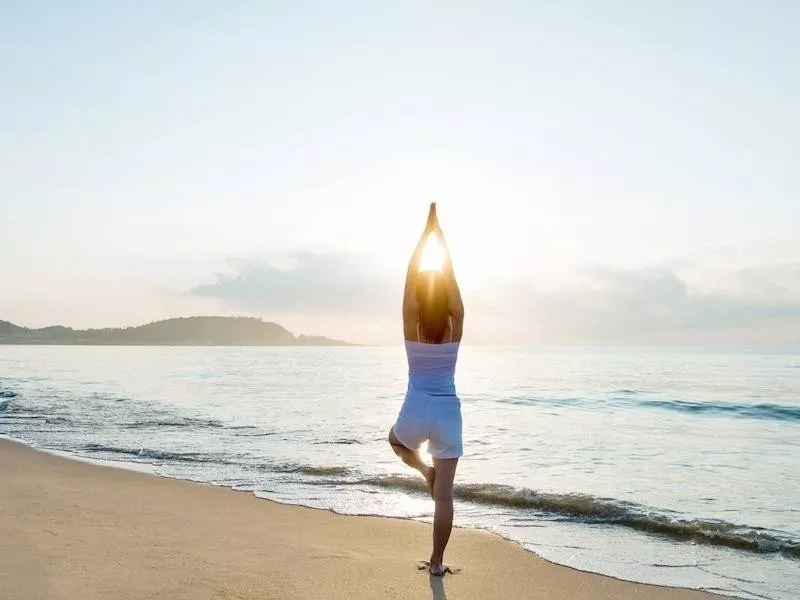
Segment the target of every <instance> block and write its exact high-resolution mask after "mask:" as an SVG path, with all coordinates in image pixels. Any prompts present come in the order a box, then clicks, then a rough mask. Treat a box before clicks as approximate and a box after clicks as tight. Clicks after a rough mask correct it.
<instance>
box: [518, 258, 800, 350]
mask: <svg viewBox="0 0 800 600" xmlns="http://www.w3.org/2000/svg"><path fill="white" fill-rule="evenodd" d="M731 280H735V281H736V285H732V284H731ZM713 287H714V286H713V285H712V284H710V283H709V282H706V285H705V286H703V288H705V289H704V290H703V291H700V290H697V289H695V288H693V287H692V286H690V285H689V284H687V281H686V279H684V278H682V277H681V276H680V275H679V274H678V273H676V272H675V271H674V270H672V269H670V268H668V267H664V266H660V267H654V268H645V269H612V268H601V267H594V268H591V269H586V270H584V271H583V272H582V273H581V274H580V276H579V278H578V279H577V281H576V282H574V283H572V284H570V285H566V286H561V287H558V288H556V289H541V290H537V291H528V292H527V302H526V306H525V310H524V313H525V314H526V315H527V316H528V317H529V318H530V319H532V320H534V321H537V322H539V324H540V326H539V327H538V330H539V332H540V333H541V334H542V335H545V336H546V337H548V338H549V339H556V338H559V337H561V338H564V339H567V340H573V341H586V342H603V341H606V342H614V343H631V342H633V343H660V342H667V341H669V342H674V343H692V344H694V343H703V341H709V342H714V341H719V340H726V339H729V340H730V341H731V342H732V343H750V342H755V341H758V342H759V343H761V342H764V341H768V340H769V339H770V338H771V337H772V338H773V339H775V341H776V343H777V342H779V343H791V342H792V340H794V342H795V343H797V342H798V341H800V335H798V334H800V293H798V290H800V269H798V266H797V265H794V264H788V265H764V266H761V267H748V268H747V269H741V270H737V271H735V272H733V273H732V274H731V273H729V274H726V276H725V277H721V278H720V279H719V283H718V284H717V287H718V290H717V291H708V289H709V288H711V289H713Z"/></svg>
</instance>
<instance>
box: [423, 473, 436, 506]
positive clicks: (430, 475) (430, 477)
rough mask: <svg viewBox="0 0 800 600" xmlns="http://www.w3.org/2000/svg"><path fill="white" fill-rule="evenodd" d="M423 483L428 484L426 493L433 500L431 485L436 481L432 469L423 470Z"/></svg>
mask: <svg viewBox="0 0 800 600" xmlns="http://www.w3.org/2000/svg"><path fill="white" fill-rule="evenodd" d="M425 481H427V482H428V492H429V493H430V495H431V498H433V484H434V482H435V481H436V469H434V468H433V467H428V468H427V469H425Z"/></svg>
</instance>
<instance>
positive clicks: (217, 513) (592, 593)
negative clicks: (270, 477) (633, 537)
mask: <svg viewBox="0 0 800 600" xmlns="http://www.w3.org/2000/svg"><path fill="white" fill-rule="evenodd" d="M108 462H115V461H108ZM0 480H2V481H3V482H4V485H3V486H0V502H2V504H3V506H4V508H5V510H4V511H1V512H0V534H1V535H0V581H3V582H4V584H3V586H2V587H3V588H7V589H6V590H5V591H4V590H3V589H0V599H1V600H5V599H6V598H8V599H9V600H11V599H14V600H16V599H18V598H19V599H28V598H31V599H38V598H74V597H81V598H82V599H83V600H91V599H93V598H121V599H136V598H150V597H154V596H156V595H163V596H164V597H166V598H252V599H261V598H276V599H278V598H280V599H283V598H318V597H330V598H376V597H385V598H427V597H432V598H434V600H437V599H438V600H446V598H447V594H452V595H453V597H454V598H457V599H458V600H469V599H472V598H476V599H477V598H507V599H509V600H511V599H514V598H536V597H541V598H545V597H546V598H548V599H554V600H555V599H560V598H564V599H565V600H566V599H568V598H569V599H571V600H573V599H574V600H595V599H601V598H609V599H610V598H619V599H620V600H626V599H645V600H656V599H658V600H678V599H686V600H700V599H706V600H710V599H713V598H718V599H721V598H730V596H718V595H714V594H711V593H707V592H703V591H698V590H691V589H683V588H672V587H661V586H655V585H651V584H642V583H633V582H628V581H623V580H619V579H615V578H613V577H610V576H606V575H599V574H595V573H589V572H584V571H579V570H577V569H574V568H572V567H568V566H563V565H558V564H555V563H552V562H549V561H547V560H546V559H544V558H542V557H540V556H538V555H536V554H535V553H533V552H531V551H529V550H526V549H524V548H523V547H522V546H521V545H519V544H517V543H516V542H513V541H510V540H507V539H505V538H502V537H500V536H499V535H496V534H493V533H490V532H488V531H483V530H476V529H466V528H454V530H453V535H452V538H451V543H450V546H449V547H448V552H447V556H446V559H447V562H448V563H449V564H452V566H453V567H454V568H455V569H458V570H459V572H457V573H456V574H455V575H448V576H447V577H445V578H444V579H443V580H442V579H438V578H431V577H429V576H428V575H427V573H425V572H424V571H419V570H418V569H417V563H418V562H419V561H420V560H422V559H424V558H426V557H427V553H428V552H429V544H430V539H429V538H430V525H427V524H425V523H420V522H417V521H414V520H406V519H393V518H388V517H379V516H347V515H340V514H337V513H334V512H332V511H330V510H325V509H314V508H309V507H304V506H299V505H294V504H283V503H279V502H275V501H272V500H267V499H263V498H258V497H256V496H255V495H254V494H252V493H245V494H242V493H241V492H237V491H235V490H233V489H230V488H226V487H222V486H214V485H210V484H204V483H197V482H192V481H185V480H179V479H172V478H168V477H164V476H161V475H158V474H156V473H154V472H151V473H146V472H141V471H140V470H138V469H137V470H130V469H127V468H126V467H125V466H122V465H119V466H117V465H113V466H112V465H104V464H98V463H97V462H93V461H88V460H87V461H84V460H81V457H78V456H75V457H73V456H69V455H66V456H65V455H61V454H56V453H52V452H50V451H47V450H40V449H37V448H34V447H32V446H29V445H27V444H25V443H24V442H21V441H16V440H12V439H10V438H5V437H0ZM491 573H495V574H496V576H492V575H491ZM121 574H124V575H125V576H124V577H123V576H120V575H121ZM11 592H15V593H11ZM5 593H11V595H8V596H5V595H4V594H5Z"/></svg>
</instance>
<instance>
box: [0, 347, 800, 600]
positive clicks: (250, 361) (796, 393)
mask: <svg viewBox="0 0 800 600" xmlns="http://www.w3.org/2000/svg"><path fill="white" fill-rule="evenodd" d="M405 384H406V364H405V356H404V354H403V349H402V348H401V347H396V348H324V349H323V348H152V347H53V346H43V347H26V346H0V433H1V434H5V435H8V436H11V437H14V438H18V439H22V440H24V441H26V442H28V443H31V444H33V445H36V446H39V447H44V448H51V449H58V450H65V451H69V452H73V453H76V454H79V455H82V456H88V457H94V458H104V459H112V460H124V461H133V462H146V463H151V464H153V465H154V466H155V469H156V471H157V472H159V473H161V474H163V475H166V476H170V477H177V478H183V479H192V480H199V481H206V482H210V483H215V484H219V485H225V486H230V487H233V488H236V489H241V490H250V491H253V492H254V493H256V494H257V495H259V496H263V497H265V498H271V499H275V500H279V501H282V502H292V503H298V504H304V505H308V506H315V507H324V508H329V509H332V510H335V511H337V512H342V513H347V514H380V515H391V516H398V517H407V518H415V519H420V520H430V519H431V516H432V515H431V511H432V509H433V504H432V502H431V501H430V500H429V499H428V498H426V495H425V493H424V489H423V487H422V481H421V479H418V478H415V477H413V476H412V472H411V471H410V470H409V469H407V468H406V467H405V466H404V465H402V463H400V462H399V461H398V460H397V459H396V457H395V456H394V454H393V453H392V452H391V450H390V448H389V447H388V445H387V444H386V442H385V438H386V434H387V433H388V430H389V427H390V426H391V424H392V422H393V420H394V418H395V416H396V413H397V411H398V410H399V407H400V403H401V401H402V397H403V392H404V391H405ZM457 385H458V389H459V395H460V396H461V398H462V401H463V405H462V409H463V414H464V437H465V444H464V445H465V452H466V455H465V457H464V459H463V460H462V461H461V463H460V465H459V471H458V474H457V489H456V496H457V498H458V500H457V507H456V523H457V524H459V525H462V526H469V527H481V528H485V529H489V530H492V531H495V532H497V533H499V534H501V535H503V536H505V537H508V538H510V539H513V540H517V541H519V542H520V543H522V544H523V545H524V546H525V547H526V548H528V549H530V550H532V551H534V552H536V553H537V554H540V555H542V556H544V557H546V558H548V559H551V560H553V561H556V562H559V563H562V564H567V565H570V566H573V567H576V568H579V569H584V570H590V571H597V572H601V573H606V574H610V575H614V576H617V577H621V578H624V579H630V580H636V581H646V582H652V583H660V584H667V585H680V586H687V587H694V588H703V589H708V590H713V591H718V592H722V593H726V594H731V595H737V596H740V597H743V598H770V599H775V600H786V599H790V598H800V593H798V591H797V590H798V589H800V468H799V467H798V464H800V463H799V462H798V456H800V352H789V351H783V352H745V351H742V352H728V353H722V352H710V351H699V350H692V351H675V350H669V351H665V350H660V351H657V350H625V351H620V350H586V349H583V350H528V349H518V348H514V349H511V348H476V347H468V346H467V347H464V348H463V349H462V354H461V358H460V361H459V367H458V372H457ZM425 552H426V549H424V548H420V557H424V554H425Z"/></svg>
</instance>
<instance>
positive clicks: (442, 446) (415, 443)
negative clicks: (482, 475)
mask: <svg viewBox="0 0 800 600" xmlns="http://www.w3.org/2000/svg"><path fill="white" fill-rule="evenodd" d="M392 430H393V431H394V436H395V437H396V438H397V439H398V441H399V442H400V443H401V444H403V446H405V447H406V448H410V449H412V450H417V449H419V447H420V445H421V444H422V442H424V441H425V440H428V452H430V454H431V456H433V457H434V458H458V457H460V456H462V455H463V454H464V447H463V443H462V440H461V402H460V401H459V399H458V398H457V397H455V396H416V395H415V396H406V399H405V401H404V402H403V407H402V408H401V409H400V414H399V415H398V417H397V421H395V424H394V427H392Z"/></svg>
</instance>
